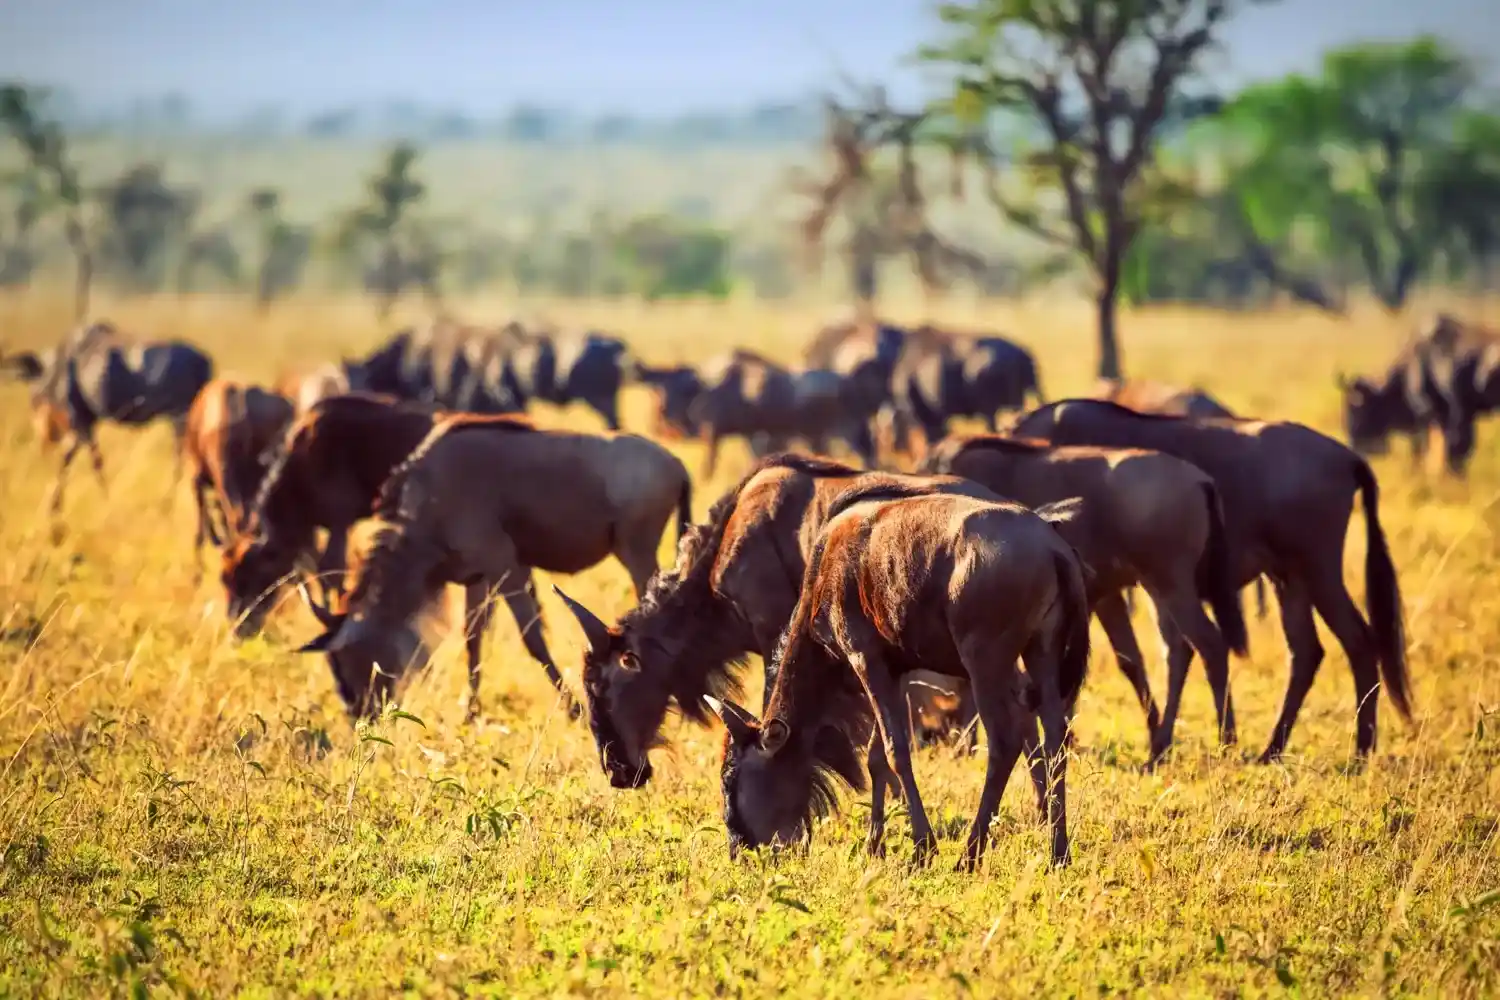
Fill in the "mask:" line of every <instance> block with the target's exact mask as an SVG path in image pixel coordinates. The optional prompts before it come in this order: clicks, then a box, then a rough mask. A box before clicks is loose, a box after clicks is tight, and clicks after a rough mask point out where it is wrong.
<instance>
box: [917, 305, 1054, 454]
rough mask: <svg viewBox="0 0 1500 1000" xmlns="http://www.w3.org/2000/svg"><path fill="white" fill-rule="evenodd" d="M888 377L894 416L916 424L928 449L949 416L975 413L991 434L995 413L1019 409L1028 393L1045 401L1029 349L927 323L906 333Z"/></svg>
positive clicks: (945, 426) (1001, 340) (991, 337)
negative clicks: (890, 381)
mask: <svg viewBox="0 0 1500 1000" xmlns="http://www.w3.org/2000/svg"><path fill="white" fill-rule="evenodd" d="M891 379H892V389H893V392H894V397H895V398H894V406H895V409H896V413H897V415H898V417H899V418H900V420H901V421H904V422H907V423H911V424H915V426H916V427H917V428H918V429H920V430H921V431H922V434H923V437H924V438H925V443H926V445H927V446H928V447H930V446H932V445H934V444H936V443H937V442H938V440H939V439H941V438H942V437H943V436H944V435H945V434H946V433H947V432H948V423H949V421H950V420H952V419H953V418H954V417H978V418H980V419H982V420H984V422H985V423H986V425H987V426H988V427H989V429H990V431H991V432H993V431H994V430H996V423H995V415H996V414H997V413H998V412H999V411H1001V410H1014V411H1019V410H1022V409H1024V408H1025V407H1026V404H1027V401H1028V399H1030V398H1032V397H1035V399H1036V402H1037V403H1038V405H1040V404H1041V403H1043V402H1045V400H1044V398H1043V395H1042V388H1041V380H1040V379H1039V378H1038V376H1037V368H1036V359H1035V358H1033V357H1032V355H1031V352H1030V351H1028V350H1026V349H1025V348H1024V347H1021V346H1020V345H1019V344H1015V343H1012V342H1011V341H1009V340H1006V339H1004V338H1002V337H995V336H978V335H969V334H960V333H953V332H951V331H947V330H939V329H937V328H936V327H931V326H920V327H916V328H914V329H912V330H909V331H907V333H906V337H905V340H904V341H903V343H902V347H901V353H900V357H899V358H898V359H897V361H896V364H895V367H894V368H893V370H892V373H891ZM898 433H899V435H900V436H903V437H904V434H905V432H904V431H901V432H898ZM898 442H899V443H901V444H903V445H904V444H905V442H904V441H899V437H898Z"/></svg>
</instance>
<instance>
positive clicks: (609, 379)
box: [344, 320, 627, 430]
mask: <svg viewBox="0 0 1500 1000" xmlns="http://www.w3.org/2000/svg"><path fill="white" fill-rule="evenodd" d="M626 354H627V350H626V347H625V344H624V342H623V341H621V340H620V339H619V338H616V337H610V336H606V335H604V334H600V333H568V334H554V333H551V332H533V331H528V330H526V329H524V328H523V327H522V326H521V325H520V324H518V323H509V324H506V325H505V326H503V327H498V328H485V327H477V326H467V325H463V324H458V323H455V322H452V321H450V320H438V321H436V322H433V323H431V324H428V325H426V326H424V327H417V328H411V329H407V330H403V331H400V332H399V333H397V334H395V335H394V336H392V337H391V338H390V339H389V340H387V341H386V342H385V343H384V344H383V345H381V346H380V347H379V348H377V349H376V350H375V351H374V352H372V353H371V354H370V355H368V356H367V357H365V358H361V359H357V360H345V361H344V370H345V372H346V373H347V374H348V376H349V377H350V378H351V379H353V380H355V381H357V382H358V384H360V385H363V386H364V387H366V388H368V389H370V390H372V391H375V392H383V393H389V394H391V395H395V396H400V397H402V398H405V399H415V400H420V401H423V402H428V403H432V404H434V405H437V406H442V407H444V408H445V409H450V410H460V411H464V412H470V413H513V412H519V411H525V410H527V409H528V408H529V406H530V404H531V402H532V401H533V400H541V401H543V402H546V403H552V404H554V405H557V406H563V405H566V404H567V403H570V402H581V403H584V404H586V405H588V406H589V407H590V408H592V409H593V410H595V411H596V412H597V413H598V414H599V415H600V416H601V417H603V418H604V422H605V423H606V424H607V425H608V426H609V428H610V430H619V429H620V413H619V394H620V387H621V385H622V384H623V382H624V372H625V359H626Z"/></svg>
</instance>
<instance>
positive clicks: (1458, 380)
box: [1338, 313, 1500, 476]
mask: <svg viewBox="0 0 1500 1000" xmlns="http://www.w3.org/2000/svg"><path fill="white" fill-rule="evenodd" d="M1338 382H1339V389H1340V391H1341V393H1342V395H1343V411H1344V430H1345V433H1346V434H1347V435H1348V437H1349V444H1350V446H1351V447H1352V448H1354V450H1355V451H1357V452H1359V453H1360V454H1362V455H1380V454H1384V453H1385V452H1386V451H1387V450H1388V439H1389V437H1390V436H1391V435H1392V434H1404V435H1406V436H1407V437H1408V438H1409V439H1410V440H1411V445H1412V458H1413V460H1414V461H1415V462H1416V463H1417V464H1418V465H1420V464H1422V462H1423V460H1424V459H1425V457H1426V452H1427V440H1428V436H1429V434H1430V432H1431V431H1432V430H1433V429H1437V430H1439V431H1441V432H1442V435H1443V452H1444V461H1445V463H1446V466H1447V468H1448V471H1449V472H1450V473H1452V474H1453V475H1456V476H1462V475H1463V474H1464V472H1465V470H1466V468H1467V466H1468V461H1469V457H1470V456H1471V455H1472V454H1473V451H1474V423H1475V419H1476V418H1477V417H1478V416H1480V415H1482V414H1485V413H1489V412H1491V411H1493V410H1495V409H1497V408H1500V333H1497V332H1496V331H1494V330H1488V329H1485V328H1484V327H1482V326H1479V325H1477V324H1473V323H1466V322H1464V321H1462V320H1460V319H1458V318H1457V317H1455V316H1452V315H1450V314H1447V313H1439V314H1438V315H1437V316H1436V317H1434V318H1433V319H1432V320H1431V321H1430V322H1428V323H1426V324H1424V326H1423V328H1422V330H1421V332H1420V333H1419V334H1418V335H1417V336H1416V337H1414V338H1412V340H1411V341H1410V342H1408V343H1407V345H1406V346H1405V347H1403V348H1402V349H1401V352H1400V353H1399V354H1397V355H1396V358H1395V360H1393V361H1392V362H1391V365H1390V367H1389V368H1388V369H1387V370H1386V372H1385V374H1384V375H1383V376H1381V377H1380V378H1379V379H1366V378H1362V377H1356V378H1353V379H1350V378H1347V377H1346V376H1343V375H1340V376H1339V379H1338Z"/></svg>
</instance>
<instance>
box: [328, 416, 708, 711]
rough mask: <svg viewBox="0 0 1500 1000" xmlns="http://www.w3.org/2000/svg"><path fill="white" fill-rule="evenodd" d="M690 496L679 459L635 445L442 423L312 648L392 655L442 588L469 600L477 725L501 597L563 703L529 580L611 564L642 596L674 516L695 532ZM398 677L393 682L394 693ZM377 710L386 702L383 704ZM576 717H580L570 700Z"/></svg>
mask: <svg viewBox="0 0 1500 1000" xmlns="http://www.w3.org/2000/svg"><path fill="white" fill-rule="evenodd" d="M691 502H692V484H691V481H690V480H689V478H688V474H687V470H686V469H685V468H683V465H682V463H681V462H680V461H678V459H677V458H676V456H674V455H673V454H672V453H671V452H669V451H667V450H666V449H665V448H663V447H662V446H661V445H658V444H656V443H655V442H653V441H649V440H647V439H646V438H643V437H639V436H637V435H634V434H624V433H605V434H575V433H570V432H564V431H544V430H539V429H537V428H535V427H532V426H529V425H525V424H522V423H520V422H516V421H511V422H508V423H507V422H500V421H495V420H491V421H488V422H479V421H471V422H464V421H454V420H450V421H445V422H442V423H440V424H438V425H437V426H435V427H434V428H433V431H432V433H431V434H430V435H428V437H427V439H426V440H425V441H423V442H422V443H421V444H419V445H418V446H417V448H416V449H415V450H414V451H413V452H412V453H411V456H410V457H409V458H408V459H407V460H406V461H405V462H403V463H402V464H401V466H400V468H398V469H397V470H396V471H394V472H393V473H391V476H390V478H389V479H388V480H387V481H386V483H385V484H384V485H383V486H382V487H381V498H380V503H379V506H378V508H377V509H378V510H379V511H380V512H381V516H382V517H383V518H385V519H386V520H387V522H388V523H387V528H386V530H385V531H384V532H383V533H382V535H381V538H380V540H379V542H378V543H377V544H376V546H375V549H374V551H373V552H372V554H371V556H370V559H369V560H368V561H367V562H366V563H365V565H364V571H363V572H361V573H360V574H359V575H357V576H353V577H351V584H350V591H349V601H348V613H347V614H346V615H344V616H343V617H341V618H339V619H338V620H337V621H336V622H335V623H334V625H333V626H332V627H329V628H327V629H326V630H325V631H324V633H323V634H322V635H320V636H318V637H317V638H316V639H314V640H313V641H312V642H311V643H309V644H308V646H307V647H305V648H307V649H308V650H310V651H323V650H327V651H331V652H338V651H339V650H342V649H348V648H355V647H358V646H359V644H361V643H364V642H367V641H372V640H373V641H375V642H377V643H385V642H388V641H389V636H390V633H391V632H392V630H394V629H398V628H400V627H401V625H402V624H403V623H405V622H407V621H409V620H410V619H411V617H412V615H413V614H415V613H416V612H417V611H418V610H419V609H420V608H421V607H422V606H423V605H424V604H426V603H428V602H430V601H431V600H432V598H433V597H434V596H435V594H436V589H437V588H439V587H441V586H443V585H444V584H447V583H459V584H463V585H464V587H465V609H466V628H465V638H466V640H467V641H466V646H467V651H468V665H469V708H468V715H469V717H470V718H473V717H475V716H476V715H477V714H478V712H479V654H480V645H481V642H482V640H483V638H484V634H485V631H486V630H487V628H488V625H489V619H490V615H491V613H492V612H491V607H490V599H491V597H492V596H493V595H494V594H495V592H496V591H500V593H501V595H502V596H503V597H504V599H505V602H506V604H507V605H509V607H510V611H511V614H512V615H513V616H514V617H515V620H516V625H517V627H518V628H519V629H520V630H521V636H522V641H523V642H524V643H525V645H526V650H527V652H528V653H530V654H531V656H532V658H533V659H535V660H536V661H537V662H538V663H540V664H542V667H543V668H544V669H545V670H546V673H547V677H548V679H549V680H550V681H551V682H552V684H553V685H554V686H555V687H556V688H557V690H558V691H559V692H560V693H562V694H563V695H564V696H567V688H566V686H565V685H564V684H563V680H562V675H561V674H559V673H558V670H557V667H556V665H555V664H554V663H553V661H552V655H551V654H550V653H549V652H548V650H547V644H546V642H545V640H544V639H543V638H542V635H541V630H540V628H539V627H534V626H537V625H539V623H540V609H539V608H538V607H537V602H536V595H535V591H534V589H533V587H532V577H531V574H532V570H534V569H541V570H545V571H547V572H549V573H581V572H583V571H584V570H586V569H588V568H590V567H592V566H595V565H597V564H598V563H599V562H601V561H603V560H604V559H605V558H607V557H608V556H611V555H613V556H614V557H615V558H616V559H617V560H619V561H620V563H621V564H622V565H624V567H625V569H626V570H627V571H628V572H629V573H630V577H631V580H632V581H633V582H634V584H635V587H636V592H637V595H641V594H643V593H644V592H645V590H646V586H647V583H648V581H649V580H650V579H651V576H652V575H653V574H654V573H655V572H656V568H657V562H656V551H657V548H658V546H659V544H660V541H661V536H662V532H663V531H664V529H665V528H666V527H667V523H668V522H669V521H670V520H671V519H672V516H673V514H674V513H675V514H676V515H677V521H678V529H679V531H680V532H682V531H685V530H686V529H687V527H688V526H689V522H690V520H691V516H692V513H691ZM394 680H395V678H392V677H385V676H382V677H381V678H380V679H379V685H380V687H381V691H379V692H377V694H386V693H389V688H390V685H391V684H393V683H394ZM378 700H379V698H378V697H377V701H378ZM569 710H570V712H572V713H573V714H575V715H576V712H577V705H576V704H575V703H573V702H572V700H571V698H569Z"/></svg>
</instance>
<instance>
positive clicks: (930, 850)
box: [911, 834, 938, 868]
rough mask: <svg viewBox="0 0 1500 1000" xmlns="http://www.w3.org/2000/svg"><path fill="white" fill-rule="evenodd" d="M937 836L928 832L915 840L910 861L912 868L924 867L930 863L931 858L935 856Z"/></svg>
mask: <svg viewBox="0 0 1500 1000" xmlns="http://www.w3.org/2000/svg"><path fill="white" fill-rule="evenodd" d="M937 849H938V845H937V838H936V837H934V836H933V835H932V834H928V835H927V836H926V837H923V838H922V839H921V840H919V841H917V842H916V846H915V849H914V850H913V851H912V856H911V863H912V867H913V868H926V867H927V866H928V865H930V864H932V859H933V858H935V857H937Z"/></svg>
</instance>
